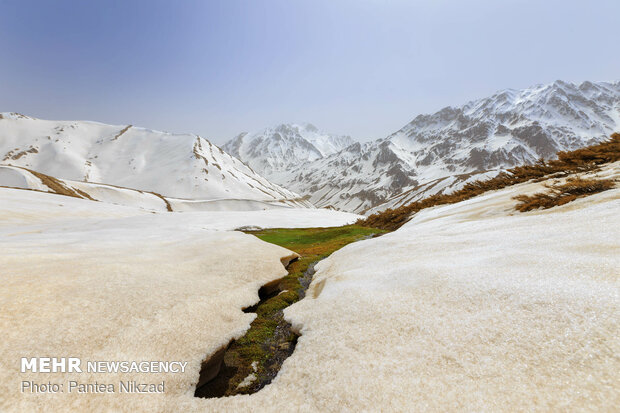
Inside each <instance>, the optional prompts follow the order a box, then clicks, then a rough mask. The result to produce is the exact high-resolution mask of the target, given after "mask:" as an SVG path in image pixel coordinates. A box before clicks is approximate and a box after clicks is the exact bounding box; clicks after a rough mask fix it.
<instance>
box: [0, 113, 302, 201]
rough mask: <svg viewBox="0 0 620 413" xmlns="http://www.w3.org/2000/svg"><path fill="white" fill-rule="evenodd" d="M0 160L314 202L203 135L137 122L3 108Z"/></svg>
mask: <svg viewBox="0 0 620 413" xmlns="http://www.w3.org/2000/svg"><path fill="white" fill-rule="evenodd" d="M0 164H3V165H13V166H19V167H23V168H28V169H30V170H33V171H36V172H40V173H43V174H46V175H50V176H52V177H55V178H59V179H65V180H72V181H83V182H95V183H104V184H108V185H115V186H120V187H125V188H132V189H137V190H141V191H149V192H153V193H157V194H161V195H165V196H167V197H171V198H185V199H200V200H214V199H243V200H256V201H266V202H282V203H283V204H284V203H288V204H290V201H289V202H287V200H295V201H294V204H295V205H297V206H311V205H310V204H309V203H308V202H306V201H302V200H300V199H299V195H297V194H295V193H293V192H291V191H289V190H286V189H284V188H281V187H280V186H278V185H275V184H273V183H271V182H269V181H268V180H267V179H265V178H264V177H262V176H260V175H258V174H256V173H255V172H254V171H252V170H251V169H250V168H249V167H248V166H247V165H245V164H244V163H243V162H241V161H239V160H238V159H235V158H234V157H232V156H230V155H229V154H227V153H225V152H224V151H222V150H221V149H220V148H218V147H217V146H215V145H213V144H212V143H211V142H209V141H208V140H206V139H204V138H201V137H200V136H196V135H191V134H171V133H166V132H158V131H154V130H150V129H144V128H139V127H135V126H132V125H123V126H114V125H106V124H103V123H97V122H82V121H48V120H40V119H34V118H30V117H28V116H24V115H20V114H16V113H2V114H0ZM15 173H16V172H15V171H14V172H13V175H15ZM0 185H3V183H2V182H0ZM72 185H73V184H72ZM86 190H88V188H86Z"/></svg>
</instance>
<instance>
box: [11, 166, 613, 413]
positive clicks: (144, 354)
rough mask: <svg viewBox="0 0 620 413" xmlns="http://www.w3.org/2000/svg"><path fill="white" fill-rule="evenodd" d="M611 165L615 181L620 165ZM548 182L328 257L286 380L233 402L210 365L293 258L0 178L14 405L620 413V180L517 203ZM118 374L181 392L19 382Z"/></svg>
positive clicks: (306, 302)
mask: <svg viewBox="0 0 620 413" xmlns="http://www.w3.org/2000/svg"><path fill="white" fill-rule="evenodd" d="M599 175H601V176H606V177H611V178H616V179H617V178H619V177H620V163H616V164H614V165H612V166H610V167H609V168H606V169H605V170H604V171H603V172H601V173H599ZM542 185H543V183H536V184H522V185H518V186H515V187H511V188H507V189H504V190H500V191H494V192H490V193H487V194H484V195H482V196H480V197H477V198H473V199H470V200H468V201H464V202H461V203H458V204H453V205H446V206H441V207H436V208H432V209H428V210H424V211H421V212H420V213H418V214H416V215H415V216H414V217H413V219H412V220H411V221H410V222H409V223H407V224H406V225H405V226H403V227H402V228H401V229H399V230H398V231H395V232H393V233H390V234H387V235H384V236H382V237H379V238H374V239H369V240H365V241H360V242H357V243H354V244H351V245H348V246H346V247H344V248H342V249H341V250H339V251H337V252H336V253H334V254H333V255H332V256H330V257H329V258H327V259H326V260H324V261H322V262H321V263H320V264H319V265H318V266H317V269H318V271H317V273H316V274H315V276H314V280H313V282H312V284H311V286H310V288H309V290H308V294H307V296H306V298H305V299H303V300H301V301H299V302H297V303H295V304H294V305H292V306H291V307H289V308H287V309H286V310H285V317H286V318H287V319H288V320H290V321H291V322H292V324H293V327H294V328H295V329H297V330H298V331H299V332H300V333H301V337H300V338H299V341H298V343H297V346H296V348H295V352H294V353H293V355H292V356H291V357H289V358H288V359H287V360H286V361H285V362H284V364H283V366H282V369H281V371H280V372H279V374H278V376H277V377H276V379H275V380H274V381H273V382H272V383H271V384H270V385H268V386H267V387H265V388H264V389H262V390H261V391H260V392H258V393H256V394H253V395H250V396H235V397H228V398H221V399H198V398H195V397H193V393H194V386H195V383H196V382H197V380H198V371H199V368H200V362H201V361H202V359H203V358H204V357H205V356H206V355H207V354H212V353H213V352H215V351H216V350H217V349H218V348H220V347H221V346H222V345H224V344H226V343H227V341H228V340H229V339H230V338H232V337H238V336H240V335H242V334H243V332H244V331H245V330H246V329H247V327H248V325H249V323H250V321H251V320H252V315H251V314H244V313H243V312H242V311H241V308H242V307H243V306H247V305H250V304H252V303H253V302H256V301H257V299H258V297H257V293H256V290H257V288H258V287H259V286H260V285H261V283H264V282H266V281H268V280H272V279H275V278H278V277H280V276H282V275H284V274H285V271H284V269H283V268H282V266H281V264H280V262H279V258H281V257H283V256H287V255H289V254H291V253H290V252H289V251H286V250H284V249H282V248H279V247H276V246H273V245H269V244H266V243H263V242H261V241H259V240H257V239H256V238H253V237H252V236H249V235H244V234H241V233H238V232H229V231H214V230H211V229H205V228H207V227H208V225H209V223H208V222H209V219H208V216H209V213H206V212H203V213H196V214H193V213H190V214H180V213H179V214H177V213H166V214H163V213H149V212H145V211H140V212H138V213H137V214H136V212H135V211H137V210H136V209H132V208H127V207H121V206H114V205H106V204H103V203H95V202H89V201H85V200H80V199H74V198H68V197H60V196H57V195H51V194H45V193H39V192H34V191H22V190H17V189H0V217H2V219H0V244H1V245H0V263H1V265H0V268H2V271H1V272H0V275H1V277H2V280H1V281H2V282H0V300H2V309H3V312H2V317H1V318H0V323H1V324H0V331H1V332H2V334H3V340H2V342H1V343H0V366H1V367H2V368H1V369H0V390H1V391H0V410H2V411H109V410H121V411H165V412H168V411H169V412H178V411H190V412H192V411H195V412H202V411H214V412H229V411H260V412H282V411H301V412H319V411H320V412H324V411H333V412H336V411H351V412H353V411H356V412H357V411H399V412H410V411H454V410H461V411H531V410H538V411H549V410H559V411H562V410H579V411H613V410H615V409H616V407H617V406H618V404H619V403H620V391H619V390H618V389H620V373H619V372H620V360H619V359H618V357H617V355H618V354H620V339H619V336H618V331H620V299H619V298H620V280H619V279H618V277H619V275H620V274H619V269H620V254H618V252H620V242H619V240H620V225H619V224H620V222H619V221H620V219H619V218H618V217H619V214H618V212H619V211H620V190H619V189H614V190H610V191H606V192H603V193H600V194H597V195H593V196H590V197H587V198H582V199H579V200H577V201H574V202H571V203H569V204H566V205H564V206H562V207H556V208H552V209H549V210H544V211H533V212H528V213H523V214H521V213H517V212H514V209H513V208H514V205H515V202H516V201H515V200H513V199H512V197H513V196H514V195H516V194H520V193H532V192H535V191H539V190H541V188H542ZM56 203H58V204H59V205H55V204H56ZM60 205H62V206H60ZM22 207H24V209H22ZM62 211H65V212H64V213H63V212H62ZM104 211H105V213H104ZM130 211H134V212H133V215H132V213H131V212H130ZM259 212H262V211H259ZM280 212H281V210H275V211H265V213H280ZM238 214H242V213H238ZM200 217H204V219H203V218H200ZM237 224H238V223H235V225H237ZM231 226H232V225H231ZM41 355H46V356H54V355H57V356H69V355H71V356H73V355H75V356H79V357H82V358H83V359H86V360H134V359H137V360H187V361H188V362H189V363H188V370H189V371H188V372H186V373H185V374H168V375H166V374H148V375H147V374H144V375H139V374H138V375H137V374H132V375H127V376H123V377H119V376H115V375H111V374H98V375H96V374H80V375H77V374H76V375H73V376H72V375H70V374H55V375H52V374H50V375H46V374H20V373H18V372H17V371H18V363H19V358H20V357H24V356H30V357H32V356H41ZM120 378H123V379H126V380H127V379H136V380H144V381H148V382H160V381H162V380H165V382H166V393H165V394H163V395H136V394H130V395H127V394H112V395H100V394H99V395H97V394H86V395H75V394H73V395H70V394H59V395H49V394H21V393H20V392H19V383H20V382H21V381H22V380H30V379H32V380H35V381H38V382H47V381H48V380H56V381H57V380H69V379H75V380H79V381H80V382H94V381H95V380H97V381H98V382H117V381H118V380H119V379H120Z"/></svg>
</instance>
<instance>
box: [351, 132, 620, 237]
mask: <svg viewBox="0 0 620 413" xmlns="http://www.w3.org/2000/svg"><path fill="white" fill-rule="evenodd" d="M618 160H620V133H614V134H613V135H611V137H610V139H609V140H607V141H604V142H601V143H598V144H595V145H592V146H588V147H586V148H582V149H577V150H575V151H570V152H558V159H554V160H548V161H545V160H539V161H538V162H536V163H535V164H533V165H523V166H517V167H514V168H512V169H509V170H508V171H507V172H502V173H500V174H499V175H498V176H496V177H495V178H491V179H488V180H485V181H475V182H470V183H467V184H465V186H464V187H463V188H461V189H459V190H458V191H455V192H452V193H450V194H437V195H432V196H430V197H428V198H425V199H422V200H420V201H416V202H413V203H411V204H408V205H403V206H401V207H399V208H396V209H386V210H385V211H382V212H378V213H376V214H373V215H370V216H369V217H368V218H366V219H364V220H359V221H358V222H357V224H359V225H363V226H368V227H374V228H381V229H387V230H395V229H398V228H400V227H401V226H402V225H403V224H404V223H405V222H407V221H408V220H409V218H410V217H411V215H412V214H414V213H416V212H418V211H420V210H422V209H425V208H430V207H433V206H436V205H444V204H453V203H456V202H460V201H464V200H466V199H470V198H473V197H475V196H478V195H480V194H482V193H484V192H487V191H492V190H496V189H502V188H505V187H507V186H511V185H515V184H519V183H522V182H527V181H530V180H534V181H541V180H543V179H548V178H550V177H565V176H568V175H571V174H575V173H579V172H587V171H594V170H597V169H598V168H599V166H600V165H603V164H606V163H610V162H616V161H618Z"/></svg>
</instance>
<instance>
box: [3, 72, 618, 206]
mask: <svg viewBox="0 0 620 413" xmlns="http://www.w3.org/2000/svg"><path fill="white" fill-rule="evenodd" d="M615 131H620V82H583V83H581V84H573V83H569V82H562V81H556V82H554V83H551V84H548V85H539V86H535V87H531V88H528V89H523V90H512V89H508V90H503V91H500V92H497V93H495V94H494V95H492V96H490V97H487V98H484V99H479V100H475V101H471V102H469V103H466V104H465V105H462V106H458V107H446V108H444V109H442V110H440V111H438V112H436V113H434V114H431V115H419V116H417V117H416V118H415V119H413V120H412V121H411V122H410V123H408V124H407V125H405V126H404V127H403V128H401V129H400V130H398V131H396V132H395V133H393V134H391V135H389V136H387V137H384V138H381V139H377V140H374V141H371V142H367V143H359V142H354V141H353V140H352V139H351V138H350V137H348V136H341V135H334V134H329V133H326V132H323V131H320V130H319V129H318V128H316V127H315V126H313V125H311V124H281V125H277V126H274V127H270V128H266V129H264V130H260V131H256V132H251V133H242V134H240V135H238V136H237V137H235V138H234V139H232V140H230V141H229V142H227V143H226V144H225V145H224V146H223V148H224V149H225V150H226V151H227V152H228V153H227V152H225V151H224V150H222V149H220V148H219V147H217V146H216V145H213V144H212V143H211V142H209V141H208V140H207V139H205V138H202V137H200V136H197V135H192V134H171V133H166V132H158V131H154V130H150V129H145V128H139V127H135V126H132V125H106V124H103V123H97V122H83V121H47V120H41V119H35V118H31V117H28V116H24V115H20V114H16V113H8V112H6V113H0V165H13V166H14V167H19V168H27V169H19V168H17V169H16V168H13V169H11V168H8V167H5V168H4V169H2V170H1V171H0V185H7V184H6V183H3V179H4V180H6V181H7V182H9V181H10V182H12V185H17V184H19V185H21V186H26V187H30V188H31V189H39V190H45V191H47V190H48V189H49V188H48V186H46V185H44V184H43V183H42V181H41V182H39V181H38V180H37V178H36V177H35V176H34V175H32V174H31V173H30V172H29V171H28V170H32V171H36V172H39V173H43V174H46V175H49V176H51V177H55V178H58V179H61V180H62V182H60V184H61V185H63V186H66V187H67V188H66V190H68V191H73V192H75V193H76V194H80V193H81V192H80V191H83V192H84V193H85V194H86V195H89V196H92V197H94V198H95V199H100V200H103V198H106V197H107V198H109V199H120V198H122V197H125V196H129V195H128V194H129V193H128V192H126V191H125V192H122V194H121V192H118V191H114V190H112V189H111V187H106V188H103V187H101V186H88V185H87V186H84V185H81V184H80V182H90V183H99V184H106V185H108V186H117V187H123V188H132V189H135V190H138V194H136V193H134V192H132V193H131V196H130V198H131V202H130V203H136V202H138V203H143V202H146V201H144V200H143V199H142V198H144V197H143V196H142V195H139V192H140V191H146V192H149V193H152V195H148V196H147V198H148V202H150V203H152V198H153V196H155V197H157V196H158V195H163V196H164V197H165V198H166V200H167V202H168V203H169V204H170V205H171V206H173V207H174V206H177V208H178V209H183V210H187V209H192V208H220V207H221V208H225V207H226V208H228V207H229V206H230V207H238V206H239V205H242V207H243V208H263V207H265V208H267V207H269V208H271V207H273V206H274V205H275V206H277V205H282V206H299V207H311V206H312V204H314V205H315V206H318V207H330V208H336V209H340V210H344V211H350V212H357V213H372V212H374V211H378V210H382V209H385V208H389V207H398V206H400V205H402V204H406V203H409V202H411V201H415V200H417V199H419V198H422V197H426V196H429V195H432V194H435V193H440V192H444V191H451V190H455V189H458V188H460V187H461V186H462V185H463V184H464V183H466V182H468V181H470V180H474V179H480V178H482V177H484V176H493V175H495V174H497V173H499V172H500V171H501V170H503V169H506V168H510V167H512V166H515V165H519V164H523V163H528V162H534V161H536V160H537V159H539V158H551V157H553V156H555V153H556V152H558V151H560V150H573V149H576V148H578V147H581V146H585V145H589V144H591V143H593V142H595V141H599V140H602V139H605V138H607V137H608V136H609V135H610V134H611V133H613V132H615ZM46 179H47V178H46ZM45 188H48V189H45ZM71 188H73V189H71ZM78 189H79V191H78ZM61 190H62V188H61ZM103 192H106V193H107V194H108V195H106V196H105V197H104V196H103V195H102V193H103ZM112 193H113V195H110V194H112ZM97 196H99V197H100V198H97ZM138 198H139V200H138ZM224 199H226V200H237V201H238V200H251V201H252V203H247V202H243V203H239V202H237V201H235V202H226V203H221V202H218V203H213V202H209V203H204V202H203V203H201V204H200V205H198V204H196V203H187V202H180V201H179V200H210V201H211V200H224ZM155 201H156V202H158V203H159V204H161V202H162V200H161V199H160V198H157V199H155ZM256 202H258V204H257V203H256ZM159 204H158V205H159ZM149 205H150V204H149ZM159 207H160V208H161V207H162V206H161V205H159Z"/></svg>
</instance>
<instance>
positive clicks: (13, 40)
mask: <svg viewBox="0 0 620 413" xmlns="http://www.w3.org/2000/svg"><path fill="white" fill-rule="evenodd" d="M0 10H1V12H0V39H1V44H2V47H1V49H0V50H1V52H0V56H1V57H0V79H1V80H0V111H2V112H8V111H11V112H20V113H24V114H27V115H30V116H34V117H38V118H42V119H56V120H96V121H100V122H105V123H111V124H119V125H120V124H133V125H137V126H144V127H148V128H151V129H158V130H165V131H170V132H179V133H181V132H191V133H196V134H199V135H201V136H203V137H206V138H208V139H210V140H212V141H213V142H214V143H217V144H222V143H224V142H225V141H227V140H228V139H230V138H232V137H234V136H236V135H237V134H239V133H240V132H243V131H253V130H258V129H262V128H264V127H267V126H271V125H275V124H278V123H283V122H311V123H313V124H314V125H316V126H318V127H319V128H320V129H322V130H325V131H328V132H332V133H338V134H347V135H350V136H352V137H353V138H355V139H358V140H361V141H365V140H368V139H377V138H382V137H385V136H386V135H388V134H390V133H392V132H394V131H396V130H398V129H400V128H401V127H402V126H404V125H405V124H406V123H407V122H409V121H410V120H411V119H413V118H414V117H415V116H417V115H418V114H421V113H432V112H435V111H437V110H439V109H441V108H442V107H445V106H449V105H452V106H457V105H461V104H463V103H465V102H467V101H469V100H472V99H476V98H482V97H485V96H488V95H490V94H492V93H494V92H495V91H497V90H500V89H505V88H514V89H519V88H525V87H528V86H532V85H535V84H541V83H548V82H552V81H554V80H557V79H562V80H566V81H573V82H580V81H583V80H619V79H620V53H619V51H620V49H619V48H620V46H619V45H618V23H617V17H618V16H620V1H618V0H608V1H607V0H589V1H571V0H564V1H555V0H546V1H540V0H537V1H516V0H515V1H511V0H502V1H498V0H480V1H476V0H454V1H448V0H426V1H416V0H409V1H405V0H400V1H389V0H357V1H353V0H350V1H349V0H308V1H306V0H247V1H244V0H222V1H183V0H175V1H159V0H149V1H138V0H135V1H134V0H124V1H118V0H105V1H103V0H102V1H97V0H89V1H81V0H80V1H77V0H76V1H67V0H55V1H43V0H41V1H29V0H14V1H7V0H0Z"/></svg>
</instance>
